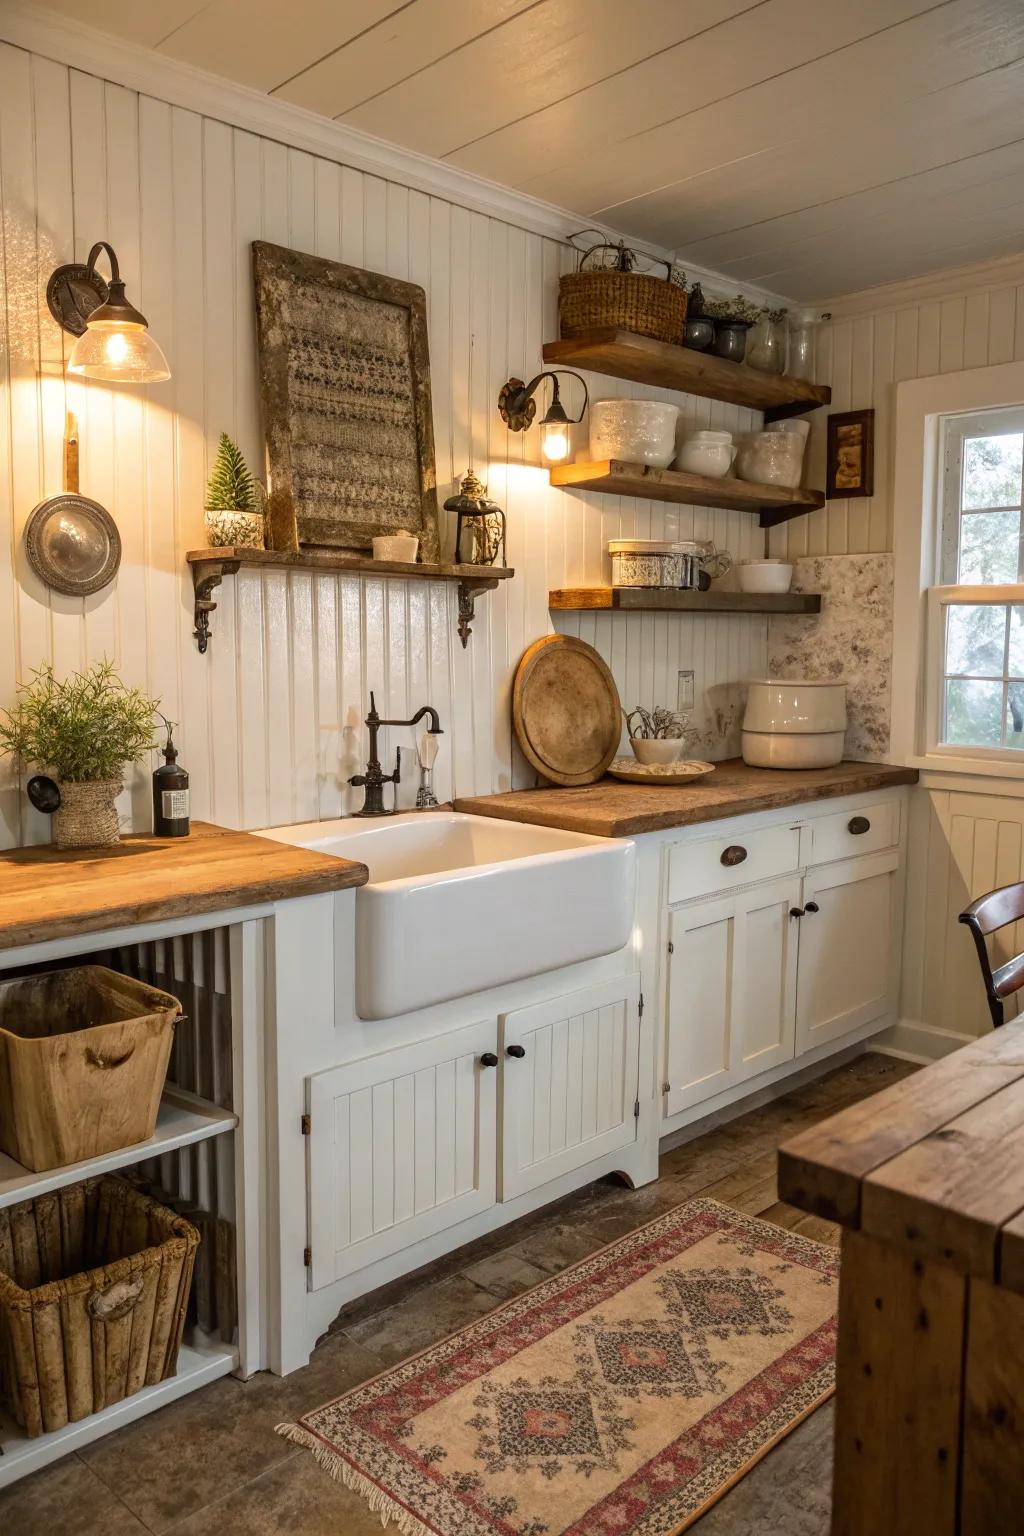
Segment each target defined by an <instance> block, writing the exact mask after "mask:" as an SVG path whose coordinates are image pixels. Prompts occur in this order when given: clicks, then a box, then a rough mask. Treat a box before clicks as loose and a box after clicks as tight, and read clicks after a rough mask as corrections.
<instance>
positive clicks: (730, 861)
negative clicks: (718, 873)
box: [722, 843, 747, 869]
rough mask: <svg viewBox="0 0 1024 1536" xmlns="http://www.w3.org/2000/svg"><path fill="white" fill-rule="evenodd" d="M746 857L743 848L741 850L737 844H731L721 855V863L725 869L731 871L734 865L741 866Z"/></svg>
mask: <svg viewBox="0 0 1024 1536" xmlns="http://www.w3.org/2000/svg"><path fill="white" fill-rule="evenodd" d="M746 856H747V850H746V849H745V848H741V847H740V845H739V843H731V844H730V845H729V847H728V848H726V850H725V852H724V853H723V854H722V863H723V864H724V865H725V867H726V868H727V869H731V868H732V867H733V865H735V864H742V863H743V860H744V859H745V858H746Z"/></svg>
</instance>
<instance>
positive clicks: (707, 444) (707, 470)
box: [676, 431, 736, 480]
mask: <svg viewBox="0 0 1024 1536" xmlns="http://www.w3.org/2000/svg"><path fill="white" fill-rule="evenodd" d="M735 457H736V445H735V443H734V442H733V440H732V433H731V432H708V431H701V432H691V434H690V436H689V437H688V438H687V439H686V441H685V442H684V443H683V445H682V447H681V448H680V450H679V452H678V454H677V455H676V469H684V470H685V471H686V473H687V474H688V475H704V476H706V477H707V479H709V480H721V478H722V476H723V475H727V474H728V473H729V471H730V469H731V468H732V463H733V460H734V459H735Z"/></svg>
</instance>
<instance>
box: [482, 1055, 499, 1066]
mask: <svg viewBox="0 0 1024 1536" xmlns="http://www.w3.org/2000/svg"><path fill="white" fill-rule="evenodd" d="M480 1065H481V1066H482V1067H496V1066H497V1065H498V1058H497V1056H495V1054H494V1052H493V1051H484V1053H483V1055H482V1056H481V1057H480Z"/></svg>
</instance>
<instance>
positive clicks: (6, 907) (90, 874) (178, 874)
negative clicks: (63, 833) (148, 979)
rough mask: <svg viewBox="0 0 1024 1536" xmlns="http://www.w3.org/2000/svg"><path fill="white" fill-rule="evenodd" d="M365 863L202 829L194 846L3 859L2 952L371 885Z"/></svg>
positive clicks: (162, 844)
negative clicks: (91, 934) (106, 931)
mask: <svg viewBox="0 0 1024 1536" xmlns="http://www.w3.org/2000/svg"><path fill="white" fill-rule="evenodd" d="M367 879H368V873H367V869H366V865H365V864H355V863H352V862H351V861H349V860H348V859H336V858H331V857H329V856H328V855H326V854H322V853H312V852H310V851H309V850H307V849H305V848H293V847H291V846H290V845H289V844H288V843H277V842H271V841H270V839H269V838H264V837H257V836H255V835H254V834H253V833H251V832H231V831H228V830H227V829H226V828H224V827H216V826H213V825H211V824H210V823H208V822H193V824H192V834H191V836H190V837H179V838H156V837H149V836H133V837H125V838H122V839H121V841H120V842H119V843H115V844H114V845H113V847H111V848H82V849H63V850H62V849H57V848H51V847H46V848H18V849H14V850H12V851H11V852H9V853H5V854H0V951H3V950H5V949H13V948H14V947H15V946H18V945H24V944H39V943H45V942H46V940H48V939H59V938H68V937H72V936H74V935H76V934H80V933H97V932H100V931H102V930H104V929H110V928H117V927H125V926H129V925H134V924H136V923H149V922H158V921H165V920H167V919H170V918H180V917H192V916H194V915H196V914H197V913H206V912H220V911H228V910H230V909H231V908H232V907H242V906H253V905H256V904H262V903H264V902H271V901H279V900H282V899H284V898H285V897H289V896H313V895H318V894H319V893H321V892H323V891H341V890H345V889H347V888H348V887H350V886H357V885H365V884H366V881H367Z"/></svg>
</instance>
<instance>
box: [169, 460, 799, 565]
mask: <svg viewBox="0 0 1024 1536" xmlns="http://www.w3.org/2000/svg"><path fill="white" fill-rule="evenodd" d="M550 477H551V484H552V485H557V486H560V487H561V488H562V489H563V490H577V491H606V492H609V493H610V494H611V495H613V496H646V497H648V498H649V499H650V500H651V501H681V502H686V503H687V504H689V505H690V506H697V507H727V508H729V509H730V510H732V511H735V512H757V513H759V514H760V518H761V527H762V528H774V527H775V525H776V524H777V523H785V522H788V521H789V519H790V518H792V517H800V516H801V515H802V514H803V513H804V512H815V511H817V510H818V508H819V507H823V506H824V505H825V497H824V496H823V495H822V493H821V491H805V490H803V489H802V488H801V489H799V490H795V491H789V490H786V489H785V487H783V486H779V485H753V484H751V482H750V481H747V480H733V479H731V478H730V479H725V480H711V479H709V478H708V477H707V476H706V475H689V474H687V473H686V471H685V470H682V469H652V468H651V466H650V465H648V464H627V463H625V462H624V461H623V460H622V459H602V460H599V461H595V462H594V463H591V464H556V465H555V466H554V468H553V469H552V470H551V471H550ZM189 558H191V556H190V557H189Z"/></svg>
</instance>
